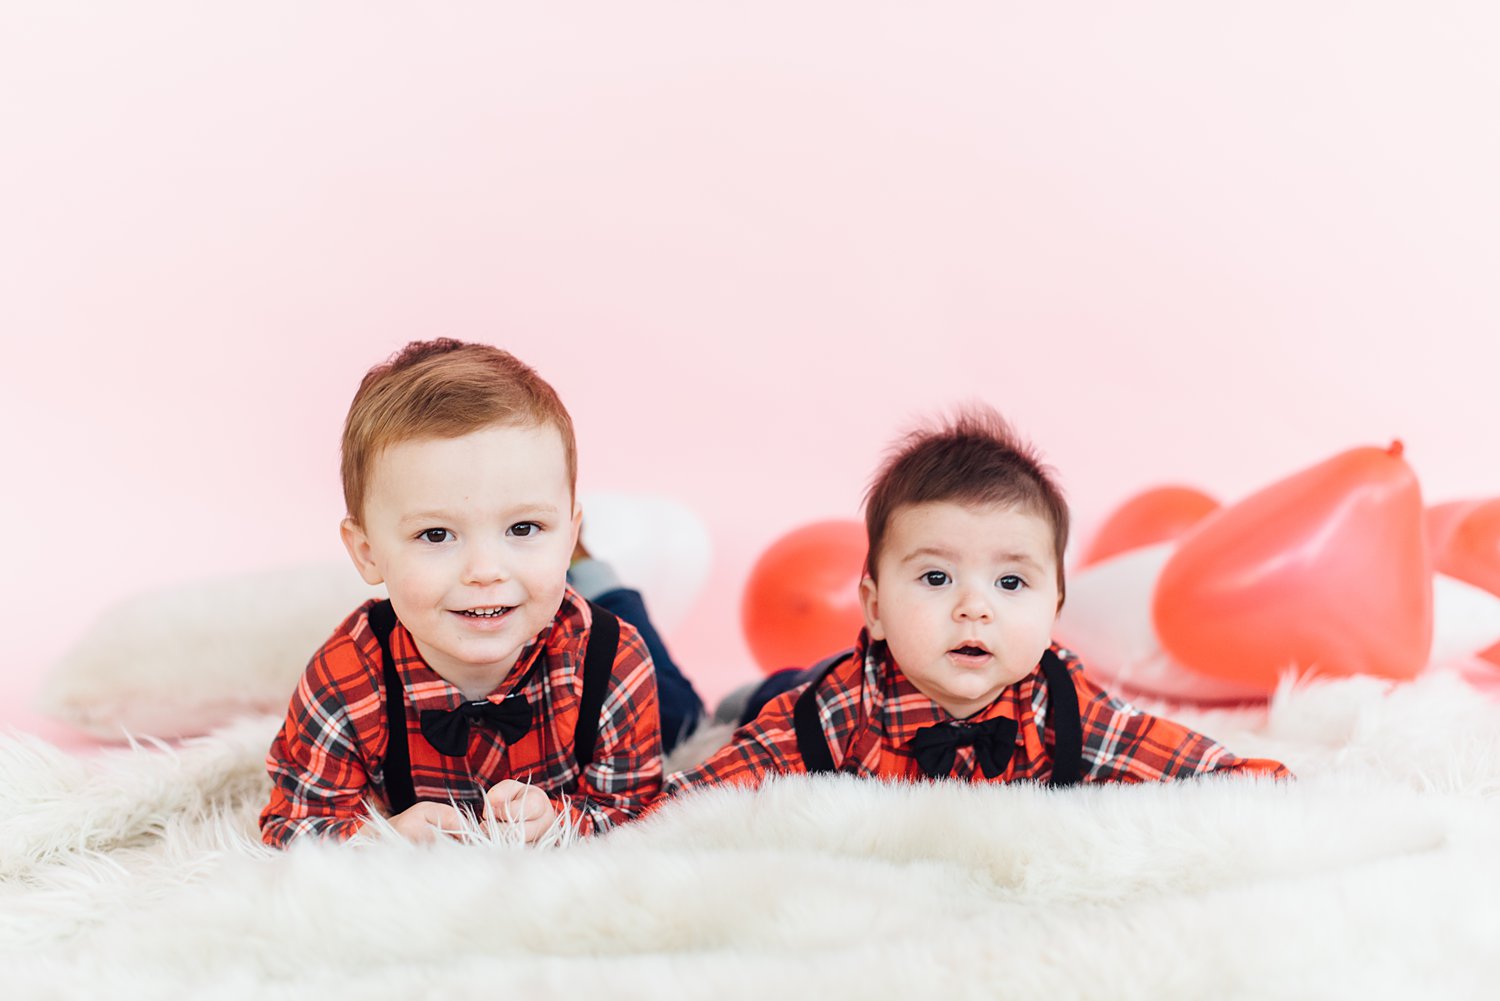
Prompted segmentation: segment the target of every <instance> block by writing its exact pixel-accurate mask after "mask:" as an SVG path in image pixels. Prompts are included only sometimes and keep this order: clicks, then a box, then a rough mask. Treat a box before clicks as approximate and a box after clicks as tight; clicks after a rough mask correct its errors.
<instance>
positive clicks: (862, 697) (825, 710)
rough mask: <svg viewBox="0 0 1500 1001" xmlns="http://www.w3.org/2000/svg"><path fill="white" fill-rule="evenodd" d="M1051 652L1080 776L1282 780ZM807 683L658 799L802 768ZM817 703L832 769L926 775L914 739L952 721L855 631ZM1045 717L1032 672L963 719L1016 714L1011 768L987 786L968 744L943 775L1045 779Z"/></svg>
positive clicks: (1042, 684) (673, 780) (1272, 766)
mask: <svg viewBox="0 0 1500 1001" xmlns="http://www.w3.org/2000/svg"><path fill="white" fill-rule="evenodd" d="M1052 649H1053V651H1054V652H1055V653H1056V654H1057V655H1058V657H1059V658H1061V659H1062V661H1063V662H1064V663H1065V664H1066V665H1067V668H1068V676H1069V677H1070V678H1072V680H1073V686H1074V688H1075V689H1076V690H1077V692H1078V711H1079V716H1080V723H1081V724H1082V727H1083V781H1085V782H1154V781H1159V780H1162V779H1172V778H1182V777H1185V776H1189V775H1198V774H1201V773H1204V772H1220V771H1248V772H1261V773H1264V774H1267V775H1274V776H1277V777H1280V778H1289V777H1290V776H1291V773H1290V772H1288V771H1287V769H1286V767H1285V766H1284V765H1282V764H1280V763H1279V762H1276V761H1268V760H1264V759H1258V758H1240V757H1236V756H1235V755H1233V754H1231V753H1230V752H1229V751H1228V749H1226V748H1225V747H1223V746H1222V745H1220V744H1217V743H1215V742H1214V741H1212V740H1210V739H1209V738H1207V737H1205V736H1203V735H1202V734H1200V733H1195V732H1193V731H1192V730H1189V729H1188V728H1187V727H1185V726H1181V725H1180V724H1177V723H1173V722H1172V721H1171V720H1165V719H1161V718H1159V717H1156V716H1151V715H1149V714H1147V713H1143V712H1140V711H1138V710H1136V709H1134V708H1132V707H1131V706H1129V705H1127V704H1126V703H1124V702H1121V701H1120V700H1119V699H1116V698H1114V697H1113V696H1111V695H1110V694H1109V693H1108V692H1106V691H1104V690H1103V689H1102V688H1100V687H1099V686H1098V685H1096V684H1094V682H1093V681H1091V680H1090V679H1089V677H1088V676H1087V675H1086V674H1084V673H1083V665H1082V664H1080V663H1079V662H1078V659H1077V658H1076V657H1074V656H1073V655H1072V654H1070V653H1069V652H1068V651H1066V650H1063V649H1061V648H1059V647H1057V646H1055V645H1054V646H1053V648H1052ZM806 687H807V686H806V685H802V686H799V687H797V688H795V689H793V690H791V691H789V692H784V693H782V694H781V695H779V696H777V697H776V698H775V699H773V700H772V701H771V702H769V703H767V705H766V707H765V708H764V709H762V710H761V713H760V715H759V716H757V717H756V718H755V719H754V720H752V721H751V722H750V723H748V724H746V725H745V726H743V727H741V728H740V729H739V730H737V731H736V732H735V734H734V737H733V739H732V740H731V741H730V743H729V744H728V745H727V746H726V747H724V748H723V749H722V750H720V751H719V752H718V753H717V754H715V755H714V756H713V757H711V758H709V759H708V760H707V761H705V762H704V763H703V764H701V765H699V766H698V767H696V768H692V769H689V770H687V771H683V772H677V773H674V774H673V775H670V776H668V778H667V783H666V791H667V794H668V795H672V794H675V793H678V792H682V791H685V790H688V789H691V788H694V787H696V786H702V785H717V784H721V783H729V784H735V785H756V784H758V783H759V782H760V780H761V779H762V778H763V777H764V776H765V775H767V774H769V773H772V772H781V773H803V772H806V771H807V768H806V766H805V765H804V764H803V761H802V755H801V754H800V753H799V751H798V750H797V732H796V727H795V725H794V724H793V721H792V711H793V707H794V706H795V705H796V702H797V698H798V696H800V695H801V694H802V692H803V691H804V690H805V689H806ZM817 704H818V717H819V719H820V720H821V722H822V724H823V734H824V736H825V737H826V738H827V740H828V748H829V751H830V752H831V753H832V755H833V760H834V761H835V762H836V763H837V770H838V771H841V772H851V773H853V774H855V775H866V776H876V777H879V778H884V779H905V780H911V781H915V780H921V779H924V778H925V776H924V775H923V774H922V771H921V768H920V767H919V766H918V765H917V761H916V758H915V757H914V756H913V754H912V750H911V741H912V738H913V737H915V736H916V734H917V731H918V730H920V729H922V728H923V727H925V726H932V725H934V724H938V723H949V722H952V721H953V719H954V717H952V716H950V715H949V714H948V712H947V711H946V710H944V709H943V708H942V707H941V706H939V705H938V704H937V703H935V702H933V701H932V700H931V699H929V698H928V697H927V696H925V695H923V694H922V693H921V692H919V691H917V689H916V688H915V687H914V686H913V685H912V683H911V682H910V681H909V680H907V678H906V675H904V674H902V673H901V670H900V668H899V667H897V666H896V664H895V663H894V662H892V661H891V660H890V658H889V656H888V654H886V653H885V645H884V644H875V645H874V648H873V649H871V647H870V644H869V643H868V638H867V636H866V634H864V633H861V634H860V638H859V644H858V645H857V646H856V647H855V650H854V656H852V657H850V658H849V659H847V660H846V661H844V662H843V663H842V664H840V665H839V666H838V667H836V668H834V669H833V672H832V673H831V674H829V675H828V677H827V678H826V679H824V681H823V683H822V684H821V685H820V686H819V687H818V694H817ZM1047 710H1048V698H1047V684H1046V681H1045V680H1044V679H1043V677H1042V673H1041V670H1040V669H1038V670H1035V671H1033V672H1032V673H1031V674H1028V675H1027V676H1026V677H1024V678H1022V679H1021V680H1020V681H1017V682H1016V683H1015V684H1013V685H1010V686H1009V687H1007V688H1006V689H1004V690H1003V691H1002V692H1001V693H1000V695H999V696H998V697H997V698H996V699H995V701H994V702H992V703H991V704H990V705H989V706H987V707H986V708H985V709H984V710H983V711H982V712H980V713H977V714H976V715H974V716H972V717H970V718H969V719H968V722H974V723H978V722H982V721H984V720H988V719H993V718H995V717H997V716H1008V717H1010V718H1011V719H1014V720H1015V721H1016V724H1017V727H1016V730H1017V732H1016V746H1015V751H1014V753H1013V754H1012V755H1011V759H1010V764H1009V765H1008V766H1007V767H1006V769H1005V771H1004V772H1002V773H1001V774H1000V775H998V776H996V777H995V778H994V779H987V778H985V776H984V773H983V771H981V770H980V769H979V768H978V767H977V766H976V760H975V753H974V748H972V747H960V748H959V749H958V754H957V760H956V761H955V763H954V765H953V773H952V775H953V778H954V779H956V780H958V781H960V782H988V781H993V782H1018V781H1024V780H1027V779H1031V780H1045V779H1048V778H1050V777H1051V775H1052V742H1053V741H1052V737H1053V735H1052V730H1051V728H1050V727H1049V726H1048V722H1047Z"/></svg>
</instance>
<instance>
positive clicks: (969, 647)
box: [948, 643, 990, 657]
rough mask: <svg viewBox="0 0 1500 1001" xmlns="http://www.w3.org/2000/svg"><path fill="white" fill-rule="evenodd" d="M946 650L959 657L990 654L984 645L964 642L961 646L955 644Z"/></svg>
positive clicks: (986, 655)
mask: <svg viewBox="0 0 1500 1001" xmlns="http://www.w3.org/2000/svg"><path fill="white" fill-rule="evenodd" d="M948 652H949V653H951V654H956V655H958V656H960V657H988V656H989V655H990V652H989V651H988V650H986V649H985V648H984V647H982V646H975V645H973V644H972V643H966V644H964V645H963V646H956V647H954V648H953V649H952V650H949V651H948Z"/></svg>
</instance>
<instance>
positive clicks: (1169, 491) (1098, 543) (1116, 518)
mask: <svg viewBox="0 0 1500 1001" xmlns="http://www.w3.org/2000/svg"><path fill="white" fill-rule="evenodd" d="M1218 508H1219V502H1218V501H1216V500H1214V499H1213V498H1212V497H1210V496H1209V495H1208V494H1206V493H1204V492H1203V491H1202V490H1198V489H1197V488H1195V487H1179V486H1162V487H1152V488H1151V489H1149V490H1143V491H1141V492H1140V493H1138V494H1136V495H1135V496H1133V497H1131V498H1130V499H1129V500H1127V501H1126V502H1125V503H1123V504H1121V505H1120V506H1119V507H1117V508H1115V510H1114V513H1113V514H1111V515H1110V516H1109V517H1108V518H1106V519H1104V524H1102V525H1100V526H1099V530H1098V531H1097V532H1095V533H1094V538H1093V541H1091V542H1090V543H1089V547H1088V549H1086V550H1084V553H1083V558H1082V559H1081V560H1079V561H1078V566H1079V568H1080V569H1081V568H1083V567H1086V566H1091V565H1093V564H1095V563H1099V562H1101V561H1103V560H1107V559H1109V558H1110V557H1111V556H1118V555H1119V554H1120V553H1126V552H1129V551H1130V550H1132V549H1140V548H1141V547H1143V546H1151V545H1155V544H1156V543H1158V542H1170V541H1171V540H1173V539H1176V538H1178V537H1180V536H1181V535H1182V534H1183V533H1184V532H1186V531H1187V530H1188V529H1190V528H1192V527H1193V526H1194V525H1196V524H1198V522H1200V521H1202V520H1203V519H1204V518H1206V517H1208V516H1209V515H1210V514H1213V513H1214V511H1216V510H1218Z"/></svg>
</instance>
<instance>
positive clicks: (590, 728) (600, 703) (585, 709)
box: [568, 601, 620, 792]
mask: <svg viewBox="0 0 1500 1001" xmlns="http://www.w3.org/2000/svg"><path fill="white" fill-rule="evenodd" d="M589 608H591V609H592V610H593V612H594V624H593V626H591V627H590V628H589V641H588V645H587V646H586V647H585V648H584V652H583V694H582V695H581V696H579V699H578V728H577V729H576V730H575V731H574V732H573V755H574V757H576V758H577V759H578V774H580V775H582V774H583V770H584V769H585V768H587V767H588V766H589V765H591V764H593V762H594V745H595V744H596V743H597V742H598V740H599V713H600V711H601V710H603V708H604V694H605V691H606V690H607V689H608V688H609V675H610V672H611V671H613V670H614V666H615V652H616V651H617V650H618V649H619V647H620V620H619V619H617V618H615V617H614V616H613V615H611V614H610V613H609V612H606V611H605V610H604V609H602V608H600V607H599V606H598V605H596V604H594V603H593V602H592V601H591V602H589ZM568 791H569V792H571V791H572V790H571V789H569V790H568Z"/></svg>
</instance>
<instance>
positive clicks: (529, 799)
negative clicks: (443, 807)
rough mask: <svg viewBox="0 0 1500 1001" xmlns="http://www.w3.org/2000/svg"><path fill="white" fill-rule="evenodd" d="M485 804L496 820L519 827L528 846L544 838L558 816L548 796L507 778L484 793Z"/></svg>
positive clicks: (534, 788) (530, 786) (531, 786)
mask: <svg viewBox="0 0 1500 1001" xmlns="http://www.w3.org/2000/svg"><path fill="white" fill-rule="evenodd" d="M484 801H485V805H486V806H487V807H488V809H489V811H490V813H491V815H493V816H494V818H495V819H496V820H500V821H505V822H508V823H518V824H520V825H521V832H522V837H523V838H524V839H525V841H526V843H527V844H531V843H533V842H534V841H536V839H537V838H539V837H541V836H542V832H543V831H545V830H547V828H549V827H551V826H552V821H553V819H554V818H555V817H556V816H557V808H556V807H554V806H553V805H552V800H551V799H549V798H548V797H547V794H546V793H544V792H542V791H541V790H540V789H538V788H537V787H536V786H533V785H527V784H526V783H524V782H517V781H516V780H515V779H505V780H504V781H503V782H500V783H499V784H498V785H495V786H492V787H491V788H490V791H489V792H487V793H485V795H484Z"/></svg>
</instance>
